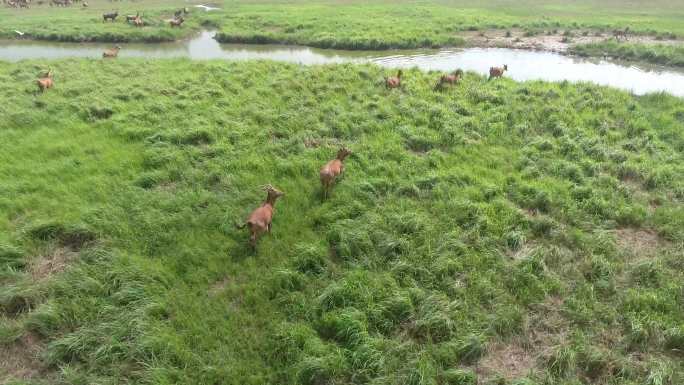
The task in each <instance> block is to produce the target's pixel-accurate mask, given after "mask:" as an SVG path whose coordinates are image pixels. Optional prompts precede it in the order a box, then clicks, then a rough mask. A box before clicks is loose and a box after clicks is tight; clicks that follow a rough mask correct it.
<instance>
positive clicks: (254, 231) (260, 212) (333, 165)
mask: <svg viewBox="0 0 684 385" xmlns="http://www.w3.org/2000/svg"><path fill="white" fill-rule="evenodd" d="M507 70H508V66H507V65H506V64H504V65H503V67H491V68H490V69H489V78H488V79H487V80H491V79H492V78H498V77H502V76H503V74H504V72H505V71H507ZM402 75H403V72H402V71H401V70H399V71H397V75H396V76H390V77H385V78H384V79H385V86H386V87H387V88H388V89H394V88H399V87H401V78H402ZM462 76H463V70H461V69H457V70H456V71H454V72H452V73H449V74H445V75H442V76H440V78H439V79H438V80H437V85H436V86H435V89H442V87H445V86H447V85H455V84H457V83H458V82H459V81H460V80H461V77H462ZM351 154H352V152H351V151H350V150H349V149H347V148H346V147H342V148H340V149H339V150H338V151H337V156H336V157H335V158H334V159H332V160H331V161H329V162H327V163H326V164H325V165H323V167H321V170H320V172H319V175H320V180H321V196H322V198H323V199H327V198H328V196H329V195H330V192H331V190H332V188H333V186H334V184H335V182H336V180H337V179H338V178H339V177H340V176H342V175H343V174H344V160H345V159H346V158H347V157H348V156H349V155H351ZM264 190H265V191H266V194H267V195H266V200H265V201H264V203H262V204H261V206H259V207H257V208H256V209H254V211H252V213H251V214H250V215H249V217H248V218H247V220H246V221H245V222H243V223H242V224H236V225H235V226H236V227H237V228H238V229H244V228H245V227H248V228H249V233H250V237H249V243H250V245H251V246H252V248H253V249H255V248H256V243H257V240H258V239H259V237H260V236H261V235H262V234H264V233H270V232H271V226H272V223H273V214H274V213H275V203H276V200H277V199H278V198H280V197H282V196H284V195H285V193H284V192H282V191H280V190H278V189H276V188H275V187H273V186H271V185H270V184H269V185H266V186H265V187H264Z"/></svg>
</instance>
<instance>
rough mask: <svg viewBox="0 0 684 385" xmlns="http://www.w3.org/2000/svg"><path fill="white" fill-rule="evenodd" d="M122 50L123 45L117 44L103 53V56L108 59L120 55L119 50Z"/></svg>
mask: <svg viewBox="0 0 684 385" xmlns="http://www.w3.org/2000/svg"><path fill="white" fill-rule="evenodd" d="M120 50H121V46H118V45H117V46H116V47H114V48H112V49H108V50H106V51H104V52H103V53H102V58H103V59H107V58H112V59H113V58H115V57H117V56H119V51H120Z"/></svg>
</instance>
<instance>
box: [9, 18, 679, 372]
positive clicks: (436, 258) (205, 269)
mask: <svg viewBox="0 0 684 385" xmlns="http://www.w3.org/2000/svg"><path fill="white" fill-rule="evenodd" d="M255 6H256V5H255ZM597 17H598V16H597ZM48 65H49V67H50V68H52V69H53V71H54V74H55V78H54V79H55V87H54V88H52V89H49V90H47V91H46V92H45V93H43V94H41V93H38V92H37V87H36V84H35V80H36V77H37V76H38V74H39V73H41V72H42V71H43V70H45V68H46V66H48ZM389 74H390V71H389V70H385V69H381V68H380V67H376V66H371V65H353V64H344V65H330V66H310V67H304V66H297V65H289V64H282V63H275V62H268V61H255V62H219V61H206V62H205V61H201V62H191V61H187V60H155V61H149V60H132V59H131V60H118V61H115V60H113V61H100V60H61V61H53V62H49V63H45V62H36V61H24V62H20V63H14V64H10V63H3V64H0V84H3V87H1V88H0V96H1V99H2V100H3V103H1V104H0V383H3V384H373V385H380V384H387V385H390V384H411V385H443V384H444V385H445V384H454V385H456V384H459V385H466V384H470V385H475V384H492V385H494V384H497V385H498V384H509V385H513V384H517V385H523V384H525V385H531V384H538V385H547V384H548V385H551V384H558V385H560V384H564V385H565V384H573V385H575V384H577V385H579V384H602V385H605V384H614V385H618V384H620V385H644V384H648V385H676V384H681V383H682V381H684V378H683V377H684V364H683V362H684V360H682V358H683V357H682V352H683V351H684V247H682V246H683V243H684V206H683V205H682V200H684V178H683V176H684V159H683V155H682V154H683V153H684V100H683V99H680V98H676V97H672V96H668V95H666V94H651V95H646V96H633V95H631V94H629V93H627V92H622V91H618V90H615V89H611V88H606V87H599V86H595V85H591V84H588V83H578V84H571V83H567V82H561V83H548V82H539V81H538V82H521V83H519V82H514V81H511V80H509V79H505V78H503V79H496V80H493V81H489V82H488V81H486V79H485V78H484V77H482V76H479V75H477V74H473V73H467V74H466V75H465V77H464V79H463V80H462V82H461V83H460V84H458V85H457V86H454V87H451V88H447V89H444V90H441V91H436V90H435V89H434V85H435V80H436V79H437V77H438V75H439V74H437V73H428V72H421V71H418V70H415V69H413V70H407V71H405V74H404V81H403V85H402V88H401V89H396V90H387V89H386V88H385V87H384V82H383V76H387V75H389ZM340 146H347V147H348V148H349V149H351V150H352V151H353V154H352V155H351V156H350V157H349V158H348V159H347V161H346V163H345V164H346V173H345V175H344V177H343V178H341V179H340V180H339V181H338V184H337V185H336V187H335V189H334V191H333V193H332V195H331V196H330V197H329V199H327V200H323V199H322V197H321V189H320V184H319V181H318V170H319V169H320V167H321V166H322V165H323V164H324V163H325V162H327V161H328V160H330V159H332V158H333V157H334V155H335V153H336V152H337V149H338V148H339V147H340ZM269 183H270V184H273V185H274V186H276V187H277V188H279V189H280V190H282V191H284V192H285V194H286V195H285V197H284V198H282V199H281V200H279V201H278V203H277V204H276V213H275V217H274V222H273V230H272V233H271V234H270V235H265V236H264V237H263V238H262V239H261V240H260V242H259V244H258V247H257V248H256V250H252V249H251V248H250V247H249V244H248V234H247V232H246V231H245V230H238V229H236V228H235V224H236V223H239V222H240V221H243V220H244V219H245V218H246V217H247V215H248V214H249V213H250V212H251V210H252V209H254V208H255V207H257V206H258V205H259V204H260V203H261V202H262V201H263V200H264V198H265V193H264V192H263V191H262V186H264V185H266V184H269Z"/></svg>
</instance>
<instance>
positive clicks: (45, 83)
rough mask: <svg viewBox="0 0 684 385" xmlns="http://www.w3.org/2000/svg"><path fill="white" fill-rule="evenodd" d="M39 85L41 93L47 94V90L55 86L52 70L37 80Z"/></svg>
mask: <svg viewBox="0 0 684 385" xmlns="http://www.w3.org/2000/svg"><path fill="white" fill-rule="evenodd" d="M37 83H38V88H39V89H40V92H45V90H46V89H48V88H52V86H54V85H55V82H54V80H52V70H48V72H47V73H46V74H45V75H43V77H42V78H39V79H38V80H37Z"/></svg>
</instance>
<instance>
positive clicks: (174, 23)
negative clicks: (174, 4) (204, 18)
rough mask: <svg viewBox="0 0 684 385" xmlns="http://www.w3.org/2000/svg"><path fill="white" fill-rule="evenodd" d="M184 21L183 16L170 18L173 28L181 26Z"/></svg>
mask: <svg viewBox="0 0 684 385" xmlns="http://www.w3.org/2000/svg"><path fill="white" fill-rule="evenodd" d="M184 21H185V19H183V18H182V17H179V18H177V19H173V20H169V24H171V28H173V27H180V26H181V24H183V22H184Z"/></svg>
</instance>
